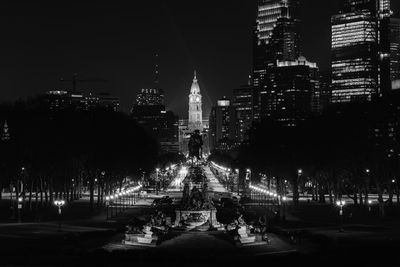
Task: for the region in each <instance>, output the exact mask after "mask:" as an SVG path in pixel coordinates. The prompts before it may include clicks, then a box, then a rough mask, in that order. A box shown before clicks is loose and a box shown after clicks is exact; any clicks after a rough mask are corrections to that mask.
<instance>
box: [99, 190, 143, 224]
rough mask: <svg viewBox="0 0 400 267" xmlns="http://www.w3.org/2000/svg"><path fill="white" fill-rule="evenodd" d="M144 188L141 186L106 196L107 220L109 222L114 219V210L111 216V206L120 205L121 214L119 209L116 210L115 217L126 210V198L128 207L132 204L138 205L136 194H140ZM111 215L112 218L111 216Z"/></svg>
mask: <svg viewBox="0 0 400 267" xmlns="http://www.w3.org/2000/svg"><path fill="white" fill-rule="evenodd" d="M142 187H143V186H142V185H141V184H139V185H138V186H135V187H132V188H129V189H125V190H121V191H120V192H118V193H115V194H111V195H108V196H106V219H107V220H108V219H109V218H111V217H113V210H112V209H111V214H110V212H109V208H110V206H111V207H113V206H112V205H111V204H114V203H115V204H119V205H118V207H119V212H118V209H116V210H115V211H116V213H115V215H117V214H118V213H121V212H122V211H123V210H125V208H126V206H127V205H125V203H126V198H127V197H128V202H129V203H128V205H131V204H136V198H135V193H136V192H138V191H139V190H140V189H141V188H142ZM132 202H133V203H132ZM110 215H111V216H110Z"/></svg>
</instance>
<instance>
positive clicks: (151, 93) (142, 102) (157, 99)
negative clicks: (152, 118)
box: [136, 88, 164, 106]
mask: <svg viewBox="0 0 400 267" xmlns="http://www.w3.org/2000/svg"><path fill="white" fill-rule="evenodd" d="M136 105H137V106H163V105H164V92H163V91H162V90H161V89H158V88H152V89H142V90H141V91H140V93H138V94H137V96H136Z"/></svg>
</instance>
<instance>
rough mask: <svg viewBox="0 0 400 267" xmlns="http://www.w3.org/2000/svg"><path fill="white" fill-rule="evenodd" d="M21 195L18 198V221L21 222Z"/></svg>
mask: <svg viewBox="0 0 400 267" xmlns="http://www.w3.org/2000/svg"><path fill="white" fill-rule="evenodd" d="M22 201H23V199H22V197H19V198H18V222H19V223H20V222H21V210H22Z"/></svg>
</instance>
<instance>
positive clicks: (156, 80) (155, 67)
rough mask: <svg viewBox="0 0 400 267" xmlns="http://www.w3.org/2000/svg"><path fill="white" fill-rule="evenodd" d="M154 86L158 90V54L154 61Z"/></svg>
mask: <svg viewBox="0 0 400 267" xmlns="http://www.w3.org/2000/svg"><path fill="white" fill-rule="evenodd" d="M154 63H155V64H154V86H155V87H156V88H158V84H159V61H158V53H156V54H155V59H154Z"/></svg>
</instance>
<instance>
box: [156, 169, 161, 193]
mask: <svg viewBox="0 0 400 267" xmlns="http://www.w3.org/2000/svg"><path fill="white" fill-rule="evenodd" d="M159 171H160V168H157V169H156V195H158V173H159Z"/></svg>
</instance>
